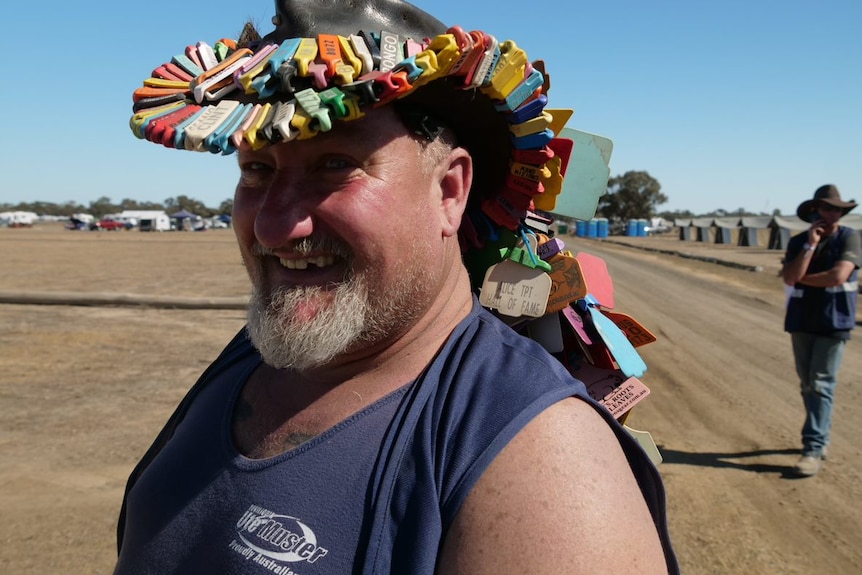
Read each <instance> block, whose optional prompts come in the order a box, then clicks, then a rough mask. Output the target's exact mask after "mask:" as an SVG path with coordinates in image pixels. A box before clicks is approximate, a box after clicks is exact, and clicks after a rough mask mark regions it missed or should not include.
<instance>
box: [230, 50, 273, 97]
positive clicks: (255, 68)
mask: <svg viewBox="0 0 862 575" xmlns="http://www.w3.org/2000/svg"><path fill="white" fill-rule="evenodd" d="M277 49H278V45H277V44H269V45H267V46H264V47H263V48H261V49H260V51H258V53H257V54H255V55H254V56H252V57H251V58H249V59H248V60H246V62H245V63H244V64H243V65H242V66H241V67H239V68H238V69H237V70H236V71H234V73H233V81H234V83H235V84H237V85H239V86H240V87H242V89H243V91H244V92H245V93H246V94H253V93H254V92H255V91H254V90H253V89H252V81H253V80H254V79H255V78H257V77H258V76H259V75H260V74H261V73H263V71H264V70H265V69H266V68H267V67H268V65H269V57H270V56H272V54H273V52H275V51H276V50H277Z"/></svg>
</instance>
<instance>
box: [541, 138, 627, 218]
mask: <svg viewBox="0 0 862 575" xmlns="http://www.w3.org/2000/svg"><path fill="white" fill-rule="evenodd" d="M559 136H560V137H561V138H567V139H569V140H573V141H574V150H573V152H572V156H571V158H570V159H569V165H568V168H567V169H566V175H565V179H564V180H563V191H562V192H561V193H560V195H559V196H557V203H556V206H555V207H554V213H555V214H559V215H561V216H567V217H570V218H575V219H578V220H581V221H585V222H588V221H590V220H591V219H592V218H593V216H595V215H596V208H597V207H598V204H599V198H600V197H602V196H603V195H604V194H606V193H607V191H608V176H609V175H610V173H611V172H610V168H609V167H608V164H609V163H610V160H611V152H612V151H613V148H614V143H613V142H612V141H611V140H609V139H607V138H605V137H602V136H597V135H595V134H588V133H586V132H580V131H578V130H573V129H571V128H563V129H562V130H560V133H559Z"/></svg>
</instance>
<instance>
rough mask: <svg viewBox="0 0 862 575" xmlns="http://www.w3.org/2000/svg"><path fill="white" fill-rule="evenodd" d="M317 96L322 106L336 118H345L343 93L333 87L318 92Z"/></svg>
mask: <svg viewBox="0 0 862 575" xmlns="http://www.w3.org/2000/svg"><path fill="white" fill-rule="evenodd" d="M318 95H319V96H320V101H321V102H322V103H323V105H324V106H326V107H327V108H329V109H330V110H332V113H333V115H334V116H335V117H336V118H343V117H345V116H347V107H346V106H345V105H344V92H342V91H341V90H339V89H338V88H334V87H333V88H328V89H326V90H324V91H322V92H320V94H318Z"/></svg>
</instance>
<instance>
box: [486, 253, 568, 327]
mask: <svg viewBox="0 0 862 575" xmlns="http://www.w3.org/2000/svg"><path fill="white" fill-rule="evenodd" d="M551 283H552V282H551V278H550V276H549V275H548V274H546V273H545V272H544V271H542V270H541V269H539V268H534V267H533V268H531V267H527V266H525V265H521V264H519V263H517V262H514V261H512V260H510V259H505V260H503V261H501V262H500V263H498V264H494V265H493V266H491V267H490V268H488V271H487V272H485V279H484V281H483V282H482V287H481V290H480V292H479V303H480V304H482V305H483V306H485V307H488V308H491V309H496V310H497V311H498V312H500V313H501V314H503V315H507V316H510V317H520V316H522V315H526V316H530V317H541V316H543V315H544V314H545V309H546V307H547V305H548V294H550V293H551Z"/></svg>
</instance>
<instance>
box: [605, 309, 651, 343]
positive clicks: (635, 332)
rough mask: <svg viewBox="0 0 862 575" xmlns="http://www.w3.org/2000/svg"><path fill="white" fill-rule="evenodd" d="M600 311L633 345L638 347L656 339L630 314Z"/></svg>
mask: <svg viewBox="0 0 862 575" xmlns="http://www.w3.org/2000/svg"><path fill="white" fill-rule="evenodd" d="M601 312H602V313H603V314H604V315H606V316H607V317H608V319H610V320H611V321H612V322H614V323H615V324H616V325H617V327H618V328H620V331H622V332H623V333H624V334H625V335H626V337H627V338H628V340H629V341H630V342H631V344H632V346H633V347H640V346H642V345H646V344H648V343H652V342H654V341H656V339H657V338H656V336H655V335H653V334H652V332H650V331H649V330H648V329H647V328H645V327H644V326H642V325H641V324H640V323H639V322H638V321H637V320H636V319H634V318H633V317H632V316H630V315H627V314H624V313H618V312H613V311H607V310H605V309H603V310H601Z"/></svg>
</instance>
